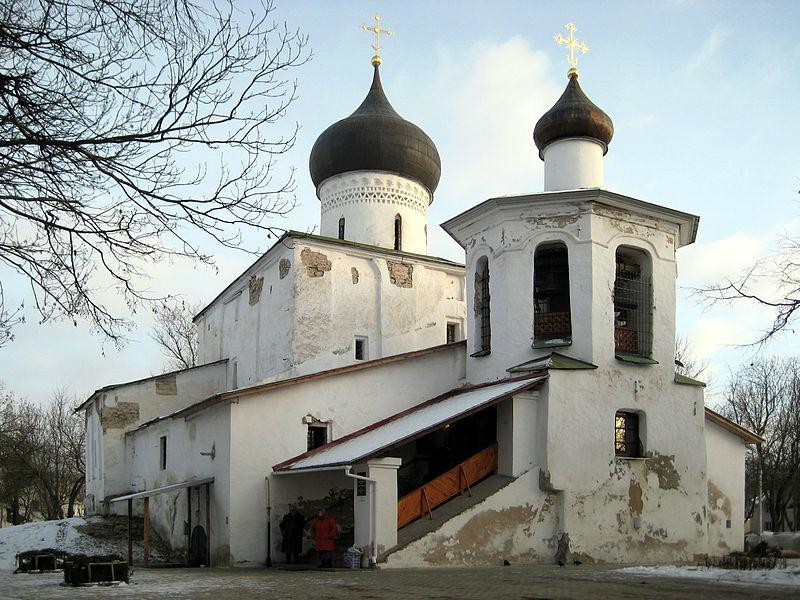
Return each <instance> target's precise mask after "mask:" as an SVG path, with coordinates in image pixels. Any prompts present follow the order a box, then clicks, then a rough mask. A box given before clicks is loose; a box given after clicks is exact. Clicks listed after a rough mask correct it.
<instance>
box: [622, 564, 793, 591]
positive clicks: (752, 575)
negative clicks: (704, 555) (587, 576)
mask: <svg viewBox="0 0 800 600" xmlns="http://www.w3.org/2000/svg"><path fill="white" fill-rule="evenodd" d="M617 572H618V573H627V574H630V575H652V576H656V577H686V578H692V579H711V580H713V581H721V582H741V583H762V584H768V585H789V586H798V587H800V566H790V567H786V568H785V569H754V570H752V571H737V570H735V569H718V568H716V567H699V566H698V567H689V566H687V567H675V566H660V567H626V568H624V569H618V570H617Z"/></svg>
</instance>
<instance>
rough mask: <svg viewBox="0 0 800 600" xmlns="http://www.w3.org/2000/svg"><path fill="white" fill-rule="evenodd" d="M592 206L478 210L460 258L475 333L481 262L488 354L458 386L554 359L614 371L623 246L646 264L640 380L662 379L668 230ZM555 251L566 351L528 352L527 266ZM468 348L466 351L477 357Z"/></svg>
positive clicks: (671, 331) (670, 250) (672, 266)
mask: <svg viewBox="0 0 800 600" xmlns="http://www.w3.org/2000/svg"><path fill="white" fill-rule="evenodd" d="M598 198H599V200H598V201H597V202H591V201H585V200H571V199H570V196H569V194H568V193H565V194H563V195H562V194H560V195H558V197H557V198H556V199H553V196H552V195H549V196H543V197H542V198H541V201H539V199H537V198H536V197H535V196H532V197H531V198H530V199H529V200H528V201H527V202H526V203H520V204H519V205H515V207H514V208H513V209H507V210H503V209H496V210H488V211H487V212H486V213H485V214H484V215H483V216H482V217H481V218H480V219H476V221H475V222H473V223H470V224H469V225H468V226H465V227H464V228H463V231H461V232H459V235H462V234H463V235H464V237H465V239H466V243H465V246H466V248H467V277H466V285H467V294H466V295H467V299H468V308H467V313H468V317H469V319H468V320H469V327H470V328H471V330H474V328H475V323H476V321H475V319H476V315H475V302H474V299H475V289H474V288H475V285H474V283H475V268H476V264H477V262H478V260H479V259H480V258H481V257H482V256H486V257H488V260H489V274H490V275H489V286H490V295H491V298H492V303H491V326H492V348H491V354H489V355H488V356H483V357H475V358H470V359H469V361H468V364H467V372H468V379H469V380H470V381H471V382H474V383H477V382H482V381H488V380H492V379H497V378H500V377H503V376H504V374H505V370H506V369H507V368H509V367H511V366H514V365H516V364H519V363H522V362H525V361H528V360H531V359H533V358H536V357H538V356H542V355H544V354H548V353H550V352H552V351H554V350H555V351H557V352H560V353H562V354H566V355H568V356H573V357H575V358H578V359H580V360H584V361H587V362H591V363H593V364H596V365H598V366H606V367H608V368H616V366H617V365H618V364H619V363H620V361H618V360H617V359H615V357H614V327H613V318H614V312H613V291H614V280H615V277H616V250H617V248H618V247H619V246H621V245H624V246H631V247H634V248H638V249H641V250H643V251H644V252H646V253H647V254H648V255H649V256H650V258H651V261H652V277H653V350H652V357H653V359H655V360H656V361H658V363H659V365H658V366H657V367H655V368H652V369H651V370H650V371H648V372H649V373H654V372H656V371H663V373H661V374H660V375H659V377H669V378H671V377H672V373H673V360H674V352H675V302H676V300H675V298H676V295H675V279H676V274H677V271H676V262H675V245H676V238H677V235H678V226H677V225H676V224H674V223H671V222H667V221H662V220H658V219H655V218H653V217H649V216H645V215H643V214H635V213H632V212H630V211H622V210H619V209H615V208H611V207H610V206H607V205H604V204H602V195H599V196H598ZM554 241H558V242H561V243H563V244H564V245H565V246H566V248H567V253H568V260H569V267H570V274H569V277H570V305H571V314H572V343H571V345H568V346H561V347H555V348H553V347H548V348H542V349H532V348H531V344H532V342H533V320H534V310H533V277H534V273H533V266H534V260H533V257H534V253H535V251H536V248H537V247H538V246H540V245H541V244H543V243H549V242H554ZM477 343H478V342H477V338H476V336H473V337H472V338H471V339H470V348H471V349H472V351H473V352H474V351H475V350H476V349H477Z"/></svg>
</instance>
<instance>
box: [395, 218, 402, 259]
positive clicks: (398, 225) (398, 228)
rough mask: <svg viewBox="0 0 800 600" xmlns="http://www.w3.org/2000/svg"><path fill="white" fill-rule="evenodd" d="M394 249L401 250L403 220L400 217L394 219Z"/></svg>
mask: <svg viewBox="0 0 800 600" xmlns="http://www.w3.org/2000/svg"><path fill="white" fill-rule="evenodd" d="M394 249H395V250H402V249H403V218H402V217H401V216H400V215H395V217H394Z"/></svg>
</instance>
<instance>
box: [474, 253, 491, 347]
mask: <svg viewBox="0 0 800 600" xmlns="http://www.w3.org/2000/svg"><path fill="white" fill-rule="evenodd" d="M490 309H491V298H490V297H489V259H488V258H486V257H485V256H482V257H481V258H479V259H478V262H477V263H476V267H475V317H476V318H475V331H477V332H478V339H477V343H476V345H475V353H474V354H472V356H486V355H487V354H489V353H490V352H491V350H492V319H491V314H490V313H491V310H490Z"/></svg>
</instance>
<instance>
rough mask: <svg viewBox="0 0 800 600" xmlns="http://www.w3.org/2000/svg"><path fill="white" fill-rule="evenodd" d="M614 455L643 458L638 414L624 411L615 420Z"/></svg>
mask: <svg viewBox="0 0 800 600" xmlns="http://www.w3.org/2000/svg"><path fill="white" fill-rule="evenodd" d="M614 453H615V454H616V455H617V456H624V457H628V458H639V457H641V456H642V443H641V440H640V438H639V415H638V414H636V413H632V412H622V411H620V412H618V413H617V414H616V416H615V420H614Z"/></svg>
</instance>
